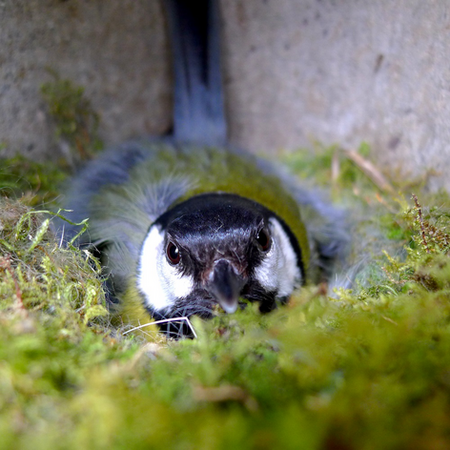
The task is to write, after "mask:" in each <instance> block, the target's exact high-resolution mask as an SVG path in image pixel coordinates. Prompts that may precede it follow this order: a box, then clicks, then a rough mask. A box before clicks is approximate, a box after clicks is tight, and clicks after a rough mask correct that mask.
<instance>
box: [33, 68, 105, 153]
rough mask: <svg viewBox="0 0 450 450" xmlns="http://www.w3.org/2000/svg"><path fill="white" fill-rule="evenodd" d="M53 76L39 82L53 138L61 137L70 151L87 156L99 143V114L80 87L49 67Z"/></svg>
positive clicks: (96, 149)
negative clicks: (53, 128)
mask: <svg viewBox="0 0 450 450" xmlns="http://www.w3.org/2000/svg"><path fill="white" fill-rule="evenodd" d="M49 73H50V75H51V76H52V78H53V80H52V81H49V82H47V83H44V84H43V85H42V86H41V94H42V96H43V98H44V100H45V101H46V102H47V105H48V110H49V113H50V115H51V117H52V118H53V120H54V121H55V124H56V136H57V138H60V139H64V140H65V141H66V142H67V143H68V144H69V146H70V148H71V150H72V154H73V155H74V156H77V157H78V158H79V159H81V160H86V159H89V158H91V157H92V156H93V155H94V154H95V153H96V152H97V151H98V150H100V149H102V148H103V143H102V141H101V140H100V138H99V136H98V126H99V123H100V117H99V115H98V113H97V112H95V110H94V109H93V107H92V105H91V102H90V100H89V99H88V98H87V97H86V96H85V94H84V88H83V87H82V86H78V85H76V84H75V83H73V82H72V81H71V80H68V79H63V78H60V76H59V75H58V74H57V73H56V72H54V71H52V70H49Z"/></svg>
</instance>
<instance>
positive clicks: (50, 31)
mask: <svg viewBox="0 0 450 450" xmlns="http://www.w3.org/2000/svg"><path fill="white" fill-rule="evenodd" d="M222 10H223V17H224V30H223V31H224V56H225V57H224V75H225V90H226V97H227V113H228V117H229V122H230V138H231V141H232V142H233V143H234V144H237V145H240V146H244V147H246V148H249V149H251V150H255V151H269V152H270V151H272V152H275V151H277V150H278V149H282V148H284V149H286V148H287V149H295V148H297V147H300V146H311V142H313V141H319V142H323V143H324V144H331V143H338V144H340V145H342V146H344V147H346V148H354V147H356V146H358V145H359V143H360V142H361V141H367V142H369V143H370V144H371V145H372V147H373V149H374V152H375V153H376V156H377V159H378V162H379V163H380V164H384V165H386V166H389V167H395V166H400V167H402V170H403V172H404V173H405V174H408V173H410V174H413V175H416V174H419V173H421V172H422V173H423V172H424V170H425V169H427V168H431V167H433V168H435V169H437V170H439V171H441V173H442V174H443V175H442V177H441V178H440V180H436V179H435V180H434V181H433V182H432V185H433V186H438V185H444V186H446V187H447V188H449V189H450V177H449V178H448V179H447V177H445V172H446V171H447V170H449V169H450V127H449V123H450V120H449V119H450V64H449V62H448V59H449V55H450V6H449V2H448V0H379V1H373V0H222ZM0 40H1V42H2V45H1V47H0V142H5V143H6V144H7V147H6V149H7V150H3V152H4V153H5V152H6V151H7V152H9V153H11V152H13V151H21V152H24V153H27V152H28V153H31V154H36V155H37V156H40V157H45V156H48V155H50V154H55V153H54V152H55V151H57V147H56V146H55V139H54V137H53V134H52V133H53V129H52V125H51V122H50V121H49V119H48V117H47V115H46V112H45V105H44V104H43V102H42V100H41V99H40V96H39V86H40V84H41V83H42V82H43V81H46V80H48V79H49V76H48V74H47V72H46V70H45V67H46V66H50V67H52V68H54V69H56V70H58V71H59V73H60V74H61V76H63V77H67V78H70V79H72V80H74V81H75V82H77V83H79V84H82V85H83V86H85V87H86V93H87V95H88V97H89V98H90V99H91V100H92V103H93V106H94V108H95V109H97V111H99V112H100V113H101V116H102V121H103V122H102V123H103V124H102V128H101V136H102V137H103V138H104V139H105V141H106V142H107V143H114V142H118V141H120V140H122V139H125V138H128V137H130V136H133V135H139V134H162V133H164V132H166V131H167V130H168V129H169V128H170V122H171V120H170V114H171V113H170V110H171V94H170V85H171V75H170V56H169V54H168V43H167V36H166V24H165V20H164V17H163V14H162V8H161V4H160V1H157V0H108V1H104V0H66V1H57V0H3V1H2V0H0Z"/></svg>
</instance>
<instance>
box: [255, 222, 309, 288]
mask: <svg viewBox="0 0 450 450" xmlns="http://www.w3.org/2000/svg"><path fill="white" fill-rule="evenodd" d="M270 229H271V234H272V247H271V248H270V250H269V251H268V252H267V253H266V255H265V257H264V259H263V260H262V262H261V264H260V265H259V266H258V267H257V268H256V270H255V276H256V279H257V280H258V281H259V283H260V284H261V286H263V287H264V288H265V289H266V290H267V291H275V292H277V297H287V296H289V295H291V294H292V291H293V290H294V289H295V287H297V286H298V285H299V284H300V283H301V280H302V276H301V273H300V269H299V267H298V262H297V255H296V253H295V250H294V249H293V248H292V245H291V241H290V240H289V237H288V235H287V234H286V232H285V231H284V229H283V227H282V226H281V224H280V222H279V221H278V220H277V219H274V218H272V219H270Z"/></svg>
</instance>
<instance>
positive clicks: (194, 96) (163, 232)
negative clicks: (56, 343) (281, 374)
mask: <svg viewBox="0 0 450 450" xmlns="http://www.w3.org/2000/svg"><path fill="white" fill-rule="evenodd" d="M164 4H165V6H166V11H167V16H168V19H169V25H170V29H171V34H172V49H173V55H174V69H175V95H174V97H175V105H174V129H173V133H172V135H171V136H169V137H166V138H161V139H140V140H136V141H133V142H128V143H125V144H122V145H121V146H119V147H118V148H116V149H114V150H110V151H107V152H105V153H104V154H103V155H102V156H101V157H100V158H98V159H97V160H96V161H94V162H92V163H90V164H89V165H88V166H87V167H86V168H85V169H84V170H83V171H82V172H81V173H80V174H79V175H78V176H77V177H76V178H75V179H74V180H73V183H72V186H71V189H70V191H69V195H68V200H67V202H66V207H67V208H68V209H71V210H73V211H74V212H73V215H72V218H73V220H75V221H77V220H82V219H84V218H89V228H88V232H87V233H85V234H84V235H82V236H81V238H80V240H79V245H81V246H88V247H90V248H91V249H93V251H95V252H97V253H98V255H99V257H100V259H101V262H102V264H103V266H104V268H105V273H106V275H107V277H108V281H107V289H108V291H109V301H110V304H111V305H112V307H113V309H114V310H115V311H117V312H118V314H120V315H121V317H122V320H123V321H125V322H130V323H133V324H135V325H138V324H144V323H147V322H149V321H150V319H151V318H153V319H156V320H162V319H174V318H177V317H190V316H192V315H198V316H200V317H203V318H208V317H211V315H212V314H213V312H214V311H215V309H216V308H219V309H220V308H221V309H222V310H223V311H225V312H226V313H233V312H235V311H236V309H237V308H239V305H240V299H247V300H249V301H251V302H258V303H259V308H260V310H261V311H262V312H268V311H271V310H273V309H274V308H275V307H276V305H277V304H278V303H285V302H286V301H287V300H288V299H289V297H290V295H291V294H292V292H293V291H294V290H295V289H297V288H299V287H301V286H302V285H303V284H304V283H305V282H306V281H307V280H308V279H309V278H311V274H312V273H313V272H316V273H317V272H318V271H319V272H320V266H323V265H324V262H325V261H332V260H334V259H337V258H339V255H340V254H341V252H342V249H343V247H344V246H345V245H344V244H345V240H346V237H345V233H342V232H341V231H342V230H341V229H340V228H339V225H338V223H337V222H339V221H340V220H341V218H340V217H338V216H339V214H338V213H336V210H334V209H333V208H331V207H328V206H327V205H326V204H325V203H323V202H322V201H321V200H320V198H319V197H317V196H316V195H315V194H314V193H312V192H311V191H308V190H305V189H303V188H301V187H299V186H298V185H296V184H295V182H292V181H291V180H290V179H289V178H286V177H285V176H284V175H283V176H281V175H280V174H281V172H280V170H279V169H278V168H275V167H272V166H270V165H269V164H267V163H266V162H264V161H263V160H261V159H258V158H256V157H254V156H251V155H249V154H247V153H245V152H243V151H241V150H235V149H232V148H230V146H226V145H225V143H226V123H225V118H224V112H223V98H222V96H223V94H222V83H221V74H220V58H219V53H220V52H219V13H218V1H217V0H202V1H196V2H192V1H189V0H185V1H183V0H165V1H164ZM300 208H303V209H305V210H313V211H314V212H315V216H316V219H314V220H313V222H311V223H309V224H308V225H309V227H308V228H309V230H308V231H307V229H306V228H305V226H304V223H303V221H302V218H301V216H300ZM317 217H318V218H319V219H317ZM75 232H76V231H75V229H74V228H73V227H70V226H69V227H68V228H67V229H66V230H65V234H66V236H68V237H71V236H73V235H74V234H75ZM311 251H312V252H311ZM311 254H312V257H311ZM318 268H319V269H318ZM322 269H323V267H322ZM325 271H326V270H325ZM321 273H324V270H322V271H321ZM167 330H172V331H173V324H171V325H169V326H167V327H166V331H167Z"/></svg>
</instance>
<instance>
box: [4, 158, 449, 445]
mask: <svg viewBox="0 0 450 450" xmlns="http://www.w3.org/2000/svg"><path fill="white" fill-rule="evenodd" d="M334 153H335V152H334V150H328V151H326V152H324V153H323V154H322V156H319V157H315V158H314V160H311V159H310V158H309V156H307V154H305V153H298V154H296V155H294V156H291V157H290V158H289V165H291V166H293V165H294V166H295V163H297V166H298V167H305V161H309V162H311V161H316V162H317V158H319V159H320V158H322V161H321V162H320V164H318V167H317V168H316V169H315V173H313V174H312V175H314V176H316V177H317V176H318V174H319V175H320V176H319V177H318V178H320V177H323V180H326V181H324V183H325V184H327V183H328V184H333V191H334V193H335V196H336V197H337V198H338V199H340V200H345V202H346V203H347V204H351V205H353V207H354V208H355V209H356V210H360V211H363V212H362V214H361V215H363V216H367V218H366V219H365V220H361V228H364V229H366V230H370V231H369V232H368V233H366V236H365V239H368V240H370V239H372V240H377V239H378V238H380V242H381V244H380V245H379V246H378V247H377V246H376V245H375V246H373V247H374V248H375V247H377V248H378V250H380V254H381V255H382V256H380V257H379V259H376V260H375V261H374V262H372V263H371V264H370V267H371V270H366V271H364V272H363V273H364V278H360V279H359V282H360V284H359V287H358V288H357V289H355V290H354V291H353V292H352V291H348V290H346V291H340V292H339V293H338V294H337V295H336V296H335V297H333V298H331V297H328V296H327V295H326V294H325V293H324V290H323V288H322V287H314V286H311V287H308V288H305V289H304V290H303V291H302V292H301V293H299V294H298V295H296V296H294V298H293V299H292V301H291V302H290V304H289V305H287V306H286V307H284V308H280V309H279V310H277V311H275V312H274V313H272V314H269V315H260V314H259V313H258V312H257V310H256V308H253V307H252V306H251V305H249V306H248V307H247V308H246V309H245V310H243V311H239V312H238V313H236V314H234V315H230V316H227V315H221V316H219V317H217V318H215V319H214V320H212V321H208V322H200V321H195V320H194V321H193V326H194V327H195V330H196V333H197V335H198V338H197V339H194V340H180V341H165V340H163V339H161V338H160V337H159V338H158V337H155V340H154V342H149V343H144V342H142V340H141V338H139V336H132V335H131V334H127V335H123V333H122V331H123V330H120V329H119V330H118V329H115V328H113V327H111V326H109V324H108V316H107V315H106V311H105V308H104V296H103V292H102V289H101V277H100V275H99V268H98V266H97V265H96V263H95V261H94V260H93V259H92V257H91V256H90V255H89V254H87V253H83V252H79V251H78V250H76V249H73V248H70V247H69V248H64V247H61V246H60V244H59V242H58V241H57V240H55V237H54V236H53V234H52V232H51V221H52V220H53V216H52V215H51V214H49V213H46V212H36V210H31V209H30V208H29V205H30V204H33V205H34V204H35V203H37V202H39V203H40V202H41V200H42V199H45V200H46V201H48V197H47V196H48V195H49V192H56V190H55V189H54V187H52V186H51V184H45V183H41V186H36V185H34V184H33V182H32V181H29V180H27V174H28V175H29V174H33V173H34V174H36V167H34V166H33V167H34V168H33V167H32V166H29V167H28V168H27V170H26V171H25V172H24V173H21V174H20V175H17V179H18V180H22V181H23V180H27V181H25V186H30V189H28V190H29V191H30V192H32V194H33V195H31V194H28V195H25V197H22V199H19V200H13V199H7V198H4V199H2V200H1V203H0V251H1V254H0V436H1V438H0V448H15V449H28V448H30V449H31V448H33V449H40V448H42V449H49V448H52V449H59V448H61V449H71V448H73V449H77V450H78V449H80V448H89V449H90V448H92V449H100V448H174V449H212V448H214V449H222V448H223V449H225V448H226V449H229V448H254V449H265V448H267V449H273V448H285V449H291V448H292V449H322V448H325V449H358V450H359V449H396V448H402V449H403V448H411V449H413V448H414V449H441V448H442V449H446V448H450V260H449V256H448V252H449V250H450V234H447V232H448V231H447V228H448V226H449V223H450V202H449V199H448V197H447V195H446V194H435V195H427V194H425V193H423V192H420V191H419V190H416V194H418V199H417V201H415V200H414V199H412V198H411V193H410V192H407V193H405V194H404V195H399V194H397V193H398V192H399V190H400V187H399V186H394V187H393V191H390V192H387V191H386V190H385V187H383V186H381V188H380V186H379V185H378V187H377V186H375V185H374V183H373V179H371V177H370V176H369V177H368V176H367V174H366V175H364V174H363V173H362V172H361V171H360V170H359V168H358V166H357V165H355V164H354V162H352V161H350V160H349V159H348V158H346V157H345V155H344V156H342V157H341V161H340V169H339V171H338V173H337V176H336V173H335V174H334V176H331V170H332V169H331V166H332V165H333V164H332V158H333V154H334ZM363 153H364V152H363ZM327 161H328V162H327ZM9 164H10V167H11V165H13V164H14V163H12V162H10V163H9ZM19 166H20V167H23V165H20V164H19ZM2 167H4V166H2ZM307 167H311V165H310V164H309V163H308V165H307ZM9 172H11V171H9ZM303 172H304V171H303ZM0 175H1V173H0ZM41 177H42V175H41ZM328 180H333V181H328ZM16 181H17V180H16ZM22 181H21V182H22ZM319 181H320V180H319ZM2 183H4V181H3V180H0V187H1V184H2ZM8 183H9V187H8V189H6V190H3V192H4V193H5V191H6V192H7V193H9V197H11V192H14V193H15V194H14V195H16V196H17V195H18V192H19V191H22V192H24V191H26V190H27V189H25V188H24V187H23V186H24V185H23V184H21V185H20V186H17V185H15V186H14V189H13V188H12V187H11V178H8ZM16 184H17V183H16ZM38 184H39V183H38ZM415 189H419V187H417V186H415ZM389 190H390V189H389ZM35 195H38V196H39V197H38V199H36V197H35ZM367 211H371V213H372V214H371V215H370V216H369V215H367V214H366V212H367ZM372 230H376V232H373V233H372ZM362 235H363V234H362ZM382 250H385V253H384V254H383V253H382V252H381V251H382Z"/></svg>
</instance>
